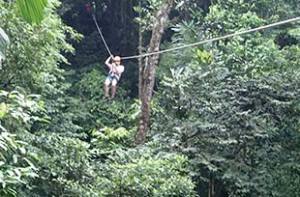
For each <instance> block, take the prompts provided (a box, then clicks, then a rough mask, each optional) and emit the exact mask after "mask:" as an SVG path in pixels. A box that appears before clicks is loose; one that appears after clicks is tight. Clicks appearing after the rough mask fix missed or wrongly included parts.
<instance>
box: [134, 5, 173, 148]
mask: <svg viewBox="0 0 300 197" xmlns="http://www.w3.org/2000/svg"><path fill="white" fill-rule="evenodd" d="M173 3H174V0H166V2H165V3H164V4H163V5H162V6H161V8H160V9H159V11H158V12H157V14H156V17H155V21H154V24H153V30H152V37H151V41H150V44H149V48H148V52H149V53H151V52H155V51H159V47H160V43H161V38H162V35H163V33H164V29H165V26H166V24H167V22H168V20H169V13H170V11H171V8H172V6H173ZM158 59H159V55H158V54H157V55H152V56H149V57H147V58H146V60H145V66H144V68H143V76H142V81H141V82H140V85H141V87H139V89H140V90H141V93H140V99H141V102H142V105H141V115H140V122H139V127H138V132H137V135H136V143H137V144H143V143H144V142H145V139H146V134H147V130H148V127H149V120H150V102H151V99H152V92H153V87H154V82H155V71H156V66H157V64H158Z"/></svg>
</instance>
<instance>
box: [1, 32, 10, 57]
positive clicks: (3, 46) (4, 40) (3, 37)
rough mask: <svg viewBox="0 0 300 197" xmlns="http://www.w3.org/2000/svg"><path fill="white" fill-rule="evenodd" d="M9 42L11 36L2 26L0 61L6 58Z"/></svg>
mask: <svg viewBox="0 0 300 197" xmlns="http://www.w3.org/2000/svg"><path fill="white" fill-rule="evenodd" d="M8 44H9V38H8V36H7V34H6V33H5V31H4V30H3V29H2V28H1V27H0V63H1V59H4V58H5V51H6V48H7V46H8Z"/></svg>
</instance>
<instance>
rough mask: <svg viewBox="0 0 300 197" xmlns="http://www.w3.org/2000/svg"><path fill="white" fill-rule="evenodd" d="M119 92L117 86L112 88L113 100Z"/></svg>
mask: <svg viewBox="0 0 300 197" xmlns="http://www.w3.org/2000/svg"><path fill="white" fill-rule="evenodd" d="M116 92H117V86H111V98H112V99H113V98H115V96H116Z"/></svg>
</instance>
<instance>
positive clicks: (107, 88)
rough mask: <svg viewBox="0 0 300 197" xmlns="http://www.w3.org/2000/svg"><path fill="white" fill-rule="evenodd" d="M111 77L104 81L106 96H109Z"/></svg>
mask: <svg viewBox="0 0 300 197" xmlns="http://www.w3.org/2000/svg"><path fill="white" fill-rule="evenodd" d="M110 82H111V79H110V77H107V78H106V79H105V82H104V97H106V98H108V97H109V85H110Z"/></svg>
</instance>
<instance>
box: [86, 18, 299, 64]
mask: <svg viewBox="0 0 300 197" xmlns="http://www.w3.org/2000/svg"><path fill="white" fill-rule="evenodd" d="M92 16H93V20H94V22H95V25H96V27H97V29H98V32H99V34H100V36H101V39H102V41H103V43H104V45H105V48H106V50H107V52H108V53H109V55H110V56H113V55H112V53H111V51H110V49H109V47H108V45H107V43H106V40H105V38H104V36H103V34H102V31H101V29H100V27H99V25H98V22H97V19H96V16H95V14H92ZM297 21H300V17H296V18H291V19H287V20H283V21H279V22H276V23H271V24H268V25H263V26H260V27H256V28H253V29H248V30H244V31H237V32H235V33H232V34H227V35H225V36H220V37H216V38H211V39H207V40H202V41H199V42H195V43H191V44H186V45H182V46H178V47H174V48H169V49H164V50H160V51H155V52H151V53H144V54H140V55H132V56H125V57H121V59H122V60H130V59H137V58H142V57H148V56H151V55H157V54H162V53H168V52H171V51H177V50H180V49H185V48H190V47H194V46H198V45H203V44H206V43H210V42H215V41H219V40H224V39H227V38H231V37H235V36H239V35H243V34H248V33H253V32H256V31H260V30H265V29H269V28H271V27H276V26H280V25H284V24H287V23H293V22H297Z"/></svg>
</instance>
